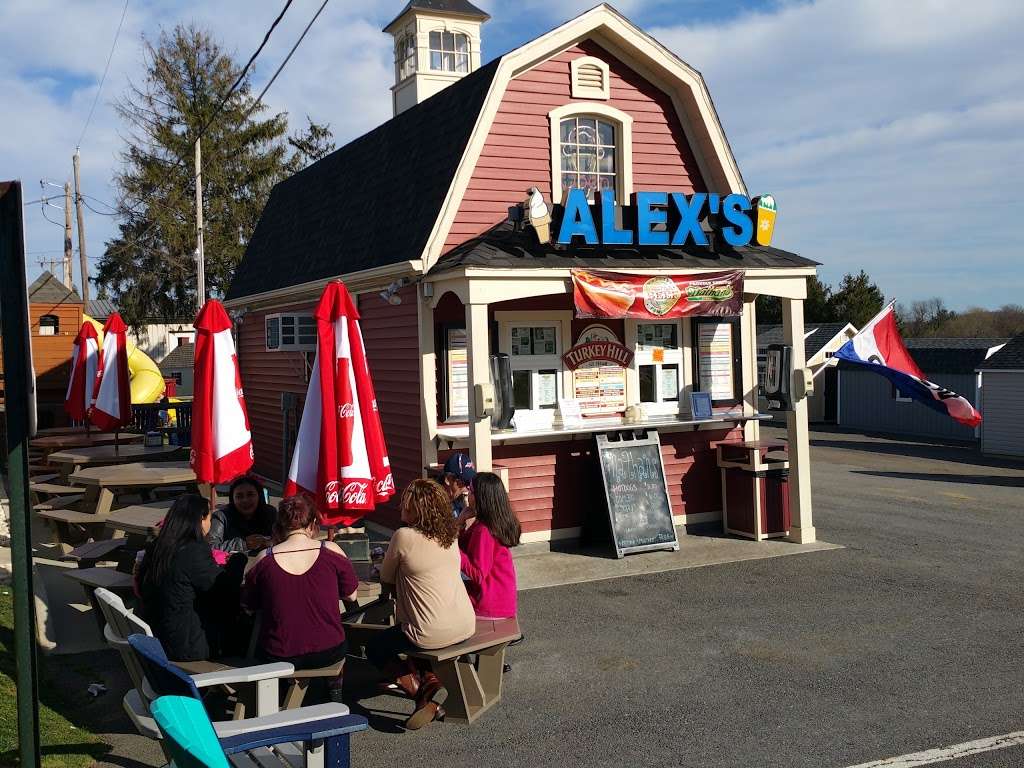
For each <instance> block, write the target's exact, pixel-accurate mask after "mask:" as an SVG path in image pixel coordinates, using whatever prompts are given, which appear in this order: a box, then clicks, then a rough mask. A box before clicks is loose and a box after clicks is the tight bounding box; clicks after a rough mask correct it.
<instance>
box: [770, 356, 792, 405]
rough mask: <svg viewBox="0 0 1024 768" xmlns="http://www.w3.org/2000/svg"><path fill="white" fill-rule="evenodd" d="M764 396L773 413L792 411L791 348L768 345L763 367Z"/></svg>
mask: <svg viewBox="0 0 1024 768" xmlns="http://www.w3.org/2000/svg"><path fill="white" fill-rule="evenodd" d="M764 396H765V398H766V399H767V400H768V408H769V409H770V410H773V411H791V410H793V348H792V347H789V346H786V345H785V344H769V345H768V355H767V359H766V360H765V367H764Z"/></svg>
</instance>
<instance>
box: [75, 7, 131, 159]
mask: <svg viewBox="0 0 1024 768" xmlns="http://www.w3.org/2000/svg"><path fill="white" fill-rule="evenodd" d="M127 13H128V0H124V8H123V9H122V11H121V20H120V21H119V22H118V23H117V32H115V33H114V42H113V43H112V44H111V46H110V53H109V54H107V64H106V66H105V67H103V77H101V78H100V86H99V88H97V89H96V95H95V96H94V97H93V100H92V106H91V107H89V116H88V117H87V118H85V125H84V126H82V135H81V136H79V137H78V143H77V144H75V149H79V148H81V146H82V140H83V139H84V138H85V132H86V131H87V130H89V123H91V122H92V113H93V112H94V111H95V110H96V104H97V103H98V102H99V100H100V93H101V92H102V91H103V83H104V82H105V81H106V79H107V72H108V71H109V70H110V61H111V59H113V58H114V49H115V48H117V38H118V37H120V36H121V27H123V26H124V17H125V15H126V14H127Z"/></svg>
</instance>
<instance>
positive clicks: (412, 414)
mask: <svg viewBox="0 0 1024 768" xmlns="http://www.w3.org/2000/svg"><path fill="white" fill-rule="evenodd" d="M398 295H399V296H400V297H401V299H402V303H401V304H398V305H393V304H388V303H387V302H385V301H382V300H381V298H380V297H379V296H378V295H377V294H376V293H364V294H361V295H360V296H359V314H360V315H361V316H362V322H361V324H360V327H361V328H362V331H363V341H364V343H365V344H366V356H367V359H368V360H369V363H370V371H371V373H372V375H373V386H374V389H375V391H376V393H377V408H378V409H379V410H380V418H381V424H382V425H383V426H384V440H385V441H386V442H387V446H388V456H389V458H390V459H391V471H392V472H393V473H394V477H395V487H396V489H397V493H396V494H395V496H394V497H392V500H391V502H389V503H388V504H386V505H385V506H384V507H382V508H381V509H379V510H378V511H376V512H375V513H374V514H373V515H372V519H373V520H375V521H376V522H378V523H380V524H381V525H385V526H387V527H388V528H397V527H398V524H399V515H398V499H399V497H400V496H401V493H402V490H403V489H404V488H405V486H406V485H408V484H409V482H410V481H412V480H414V479H416V478H417V477H419V476H420V475H421V473H422V470H423V454H422V450H421V445H420V434H421V424H420V412H421V410H422V406H421V402H422V399H423V397H422V394H421V389H420V350H419V318H418V317H417V312H416V306H417V298H416V288H415V287H413V286H409V287H406V288H403V289H402V290H401V291H400V292H399V294H398Z"/></svg>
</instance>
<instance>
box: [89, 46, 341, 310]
mask: <svg viewBox="0 0 1024 768" xmlns="http://www.w3.org/2000/svg"><path fill="white" fill-rule="evenodd" d="M144 51H145V60H146V73H145V77H144V80H143V82H142V84H141V85H135V84H132V85H131V87H130V88H129V90H128V92H127V93H126V95H125V96H124V98H122V99H121V101H120V102H119V103H118V104H117V111H118V114H119V115H120V117H121V118H122V120H123V121H124V122H125V124H126V127H127V136H126V142H127V147H126V149H125V151H124V152H123V154H122V161H123V169H122V170H121V172H120V173H118V175H117V176H116V177H115V184H116V186H117V188H118V191H119V193H120V194H119V201H118V214H119V215H120V217H121V219H122V223H121V224H120V225H119V230H120V234H119V236H118V237H116V238H114V239H113V240H110V241H109V242H107V244H106V251H105V253H104V254H103V257H102V260H101V261H100V264H99V269H98V274H97V277H96V282H97V283H98V284H99V285H101V286H104V287H106V288H107V289H108V291H109V293H110V294H111V297H112V299H113V300H114V301H115V303H116V304H117V306H118V308H119V310H120V311H121V314H122V315H123V316H124V318H125V320H126V321H127V322H129V323H130V324H132V325H134V326H138V325H141V324H143V323H145V322H146V321H148V320H150V319H153V318H161V319H172V318H173V319H179V318H182V317H191V316H192V315H193V314H194V313H195V310H196V264H195V250H196V232H195V178H194V165H193V156H194V145H195V139H196V136H197V135H199V133H200V131H203V133H202V175H203V176H202V183H203V209H204V211H203V218H204V235H203V240H204V255H205V271H206V287H207V292H208V293H209V295H211V296H220V295H223V293H224V292H225V291H226V290H227V288H228V286H229V284H230V281H231V277H232V275H233V273H234V269H235V267H236V266H237V264H238V262H239V260H240V259H241V258H242V254H243V253H244V251H245V246H246V243H247V242H248V240H249V237H250V236H251V234H252V232H253V229H254V228H255V226H256V223H257V221H258V220H259V216H260V214H261V212H262V211H263V206H264V204H265V203H266V200H267V197H268V195H269V194H270V190H271V188H272V187H273V185H274V184H276V183H277V182H278V181H280V180H281V179H282V178H284V177H285V176H287V175H288V174H289V173H292V172H294V171H295V170H297V169H298V168H301V167H303V166H304V165H306V164H307V163H308V162H309V161H310V159H311V156H310V154H309V153H311V152H312V153H316V152H320V151H322V150H323V148H324V147H327V146H330V147H331V148H333V143H332V142H331V136H330V131H329V128H328V126H325V125H317V124H316V123H313V121H312V120H310V121H309V128H308V129H307V131H306V132H304V133H302V134H299V136H297V137H295V139H294V140H295V141H297V142H298V143H297V144H295V143H293V144H292V147H293V150H294V151H292V152H289V145H288V141H287V140H286V135H287V130H288V123H287V115H286V114H285V113H279V114H275V115H271V116H269V117H268V116H264V115H263V113H265V112H266V107H264V106H263V105H259V106H257V107H256V108H255V109H253V104H254V102H255V99H254V97H253V95H252V93H251V88H250V85H249V82H248V78H245V79H243V81H242V83H241V84H240V85H239V87H238V88H237V89H236V90H235V91H234V93H233V94H232V95H231V97H230V98H229V99H228V100H227V102H226V103H224V105H223V106H222V107H221V108H220V109H219V110H218V106H219V105H220V103H221V101H222V99H223V96H224V94H226V93H227V92H228V90H229V89H230V88H231V85H232V84H233V83H234V82H235V80H236V79H237V78H238V75H239V73H240V71H241V69H240V67H239V66H238V65H237V64H236V63H235V62H234V61H233V60H232V59H231V57H229V56H228V55H226V54H225V53H223V51H222V50H221V48H220V46H219V45H218V44H217V42H216V41H215V40H214V39H213V37H212V36H211V35H210V34H209V33H208V32H206V31H204V30H201V29H198V28H196V27H194V26H188V27H185V26H178V27H176V28H175V29H174V30H173V31H171V32H163V33H161V35H160V38H159V40H158V41H157V44H156V45H154V44H153V43H152V42H149V41H144ZM250 111H251V113H250ZM207 124H208V125H207ZM204 126H205V130H203V129H204ZM328 151H329V150H328ZM324 154H325V153H324ZM312 159H316V158H312Z"/></svg>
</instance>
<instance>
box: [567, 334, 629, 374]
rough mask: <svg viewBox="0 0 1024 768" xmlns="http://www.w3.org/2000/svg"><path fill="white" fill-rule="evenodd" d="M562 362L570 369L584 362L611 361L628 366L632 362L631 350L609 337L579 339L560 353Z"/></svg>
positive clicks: (574, 368) (573, 369)
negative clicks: (567, 349)
mask: <svg viewBox="0 0 1024 768" xmlns="http://www.w3.org/2000/svg"><path fill="white" fill-rule="evenodd" d="M562 362H563V363H565V367H566V368H568V369H569V370H570V371H575V370H576V369H577V368H579V367H580V366H581V365H585V364H586V363H611V364H612V365H618V366H621V367H623V368H628V367H629V364H630V363H631V362H633V350H631V349H629V347H625V346H623V345H622V344H619V342H617V341H612V340H611V339H607V340H604V339H603V340H601V341H583V339H580V343H578V344H577V345H576V346H575V347H573V348H572V349H570V350H569V351H568V352H566V353H565V354H564V355H562Z"/></svg>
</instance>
